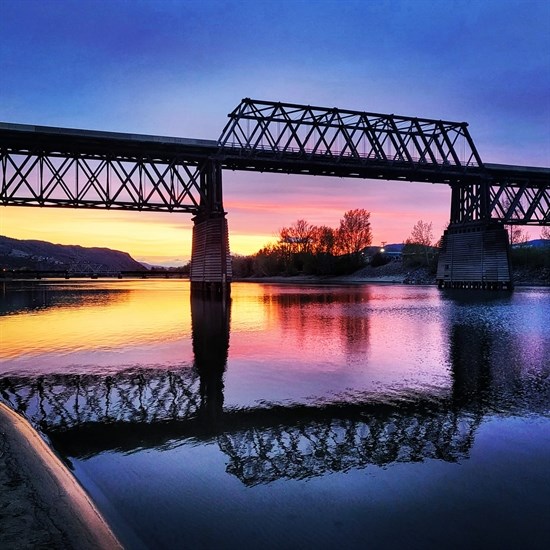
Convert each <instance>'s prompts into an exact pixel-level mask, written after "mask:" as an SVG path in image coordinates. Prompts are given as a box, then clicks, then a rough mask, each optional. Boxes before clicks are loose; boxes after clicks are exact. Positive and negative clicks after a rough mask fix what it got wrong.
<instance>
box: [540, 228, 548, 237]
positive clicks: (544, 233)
mask: <svg viewBox="0 0 550 550" xmlns="http://www.w3.org/2000/svg"><path fill="white" fill-rule="evenodd" d="M540 238H541V239H547V240H550V227H548V226H545V227H543V228H542V231H541V232H540Z"/></svg>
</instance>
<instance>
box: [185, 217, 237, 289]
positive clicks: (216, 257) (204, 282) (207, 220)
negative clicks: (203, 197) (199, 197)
mask: <svg viewBox="0 0 550 550" xmlns="http://www.w3.org/2000/svg"><path fill="white" fill-rule="evenodd" d="M193 222H194V224H195V225H194V226H193V245H192V251H191V270H190V279H191V292H193V293H196V292H200V293H202V294H205V295H211V296H222V295H228V294H229V292H230V284H231V279H232V269H231V256H230V253H229V235H228V230H227V220H226V218H225V213H223V212H222V213H218V214H209V215H198V216H195V218H193Z"/></svg>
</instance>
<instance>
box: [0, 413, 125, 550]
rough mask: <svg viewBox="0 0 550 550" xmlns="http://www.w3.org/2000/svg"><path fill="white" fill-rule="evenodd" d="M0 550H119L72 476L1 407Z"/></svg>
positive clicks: (31, 432) (21, 421) (22, 423)
mask: <svg viewBox="0 0 550 550" xmlns="http://www.w3.org/2000/svg"><path fill="white" fill-rule="evenodd" d="M0 548H6V549H8V548H9V549H10V550H18V549H23V548H25V549H28V548H55V549H57V548H59V549H61V548H63V549H69V548H75V549H79V550H80V549H92V548H93V549H117V548H122V546H121V544H120V543H119V541H118V540H117V539H116V537H115V536H114V534H113V533H112V531H111V530H110V528H109V527H108V525H107V524H106V522H105V521H104V519H103V518H102V517H101V515H100V514H99V512H98V511H97V509H96V508H95V506H94V504H93V503H92V501H91V500H90V498H89V497H88V495H87V494H86V493H85V492H84V490H83V489H82V487H81V486H80V485H79V484H78V482H77V481H76V480H75V478H74V477H73V475H72V474H71V472H69V470H67V468H66V467H65V466H64V465H63V464H62V463H61V461H60V460H59V458H58V457H57V456H56V455H55V454H54V453H53V452H52V450H51V449H50V448H49V447H48V446H47V445H46V443H45V442H44V440H43V439H42V438H41V437H40V436H39V435H38V434H37V432H36V431H35V430H34V429H33V428H32V426H31V425H30V424H29V423H28V422H27V421H26V420H25V419H23V418H22V417H21V416H19V415H18V414H17V413H15V412H13V411H12V410H11V409H9V408H8V407H6V406H5V405H4V404H2V403H0Z"/></svg>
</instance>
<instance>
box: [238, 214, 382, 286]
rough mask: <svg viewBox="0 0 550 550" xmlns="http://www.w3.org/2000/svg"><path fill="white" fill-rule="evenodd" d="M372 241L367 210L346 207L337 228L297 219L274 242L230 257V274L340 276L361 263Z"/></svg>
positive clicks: (353, 269) (248, 275)
mask: <svg viewBox="0 0 550 550" xmlns="http://www.w3.org/2000/svg"><path fill="white" fill-rule="evenodd" d="M371 243H372V231H371V225H370V212H368V211H367V210H364V209H361V208H360V209H355V210H348V211H347V212H346V213H345V214H344V217H343V218H342V219H341V220H340V225H339V226H338V227H337V228H332V227H328V226H325V225H322V226H317V225H313V224H310V223H309V222H307V221H306V220H298V221H296V222H295V223H294V224H292V225H291V226H290V227H283V228H282V229H281V230H280V231H279V238H278V241H277V242H276V243H275V244H269V245H267V246H265V247H264V248H262V249H261V250H260V251H258V252H257V253H256V254H253V255H251V256H234V257H233V276H235V277H252V276H255V277H266V276H275V275H286V276H289V275H297V274H306V275H343V274H346V273H352V272H353V271H356V270H357V269H358V268H359V267H361V266H362V265H363V264H364V256H363V251H364V249H365V248H367V247H368V246H370V245H371Z"/></svg>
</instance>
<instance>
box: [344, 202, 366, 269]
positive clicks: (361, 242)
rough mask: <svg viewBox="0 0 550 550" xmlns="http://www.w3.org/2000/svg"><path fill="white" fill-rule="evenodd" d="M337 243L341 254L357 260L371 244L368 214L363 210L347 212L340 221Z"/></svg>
mask: <svg viewBox="0 0 550 550" xmlns="http://www.w3.org/2000/svg"><path fill="white" fill-rule="evenodd" d="M337 243H338V248H339V250H340V252H341V253H342V254H349V255H351V256H354V257H355V259H356V260H358V259H359V255H360V252H361V251H362V250H363V249H364V248H366V247H367V246H370V244H371V243H372V231H371V228H370V212H367V211H366V210H365V209H363V208H357V209H355V210H348V211H347V212H346V213H345V214H344V217H343V218H342V219H341V220H340V227H339V228H338V232H337Z"/></svg>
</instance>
